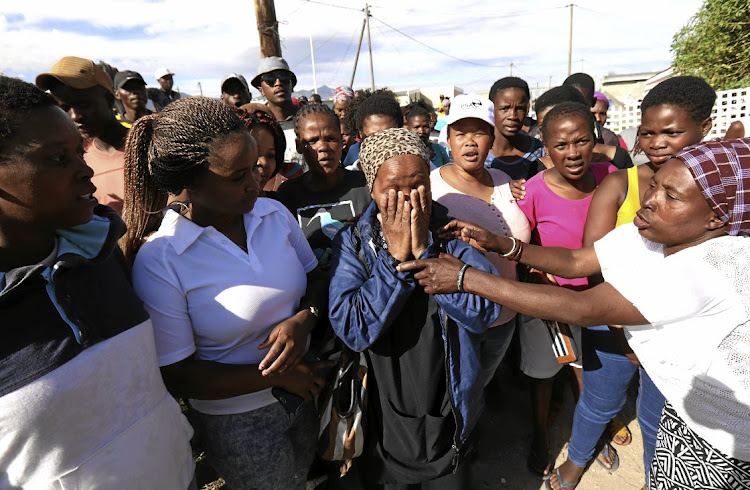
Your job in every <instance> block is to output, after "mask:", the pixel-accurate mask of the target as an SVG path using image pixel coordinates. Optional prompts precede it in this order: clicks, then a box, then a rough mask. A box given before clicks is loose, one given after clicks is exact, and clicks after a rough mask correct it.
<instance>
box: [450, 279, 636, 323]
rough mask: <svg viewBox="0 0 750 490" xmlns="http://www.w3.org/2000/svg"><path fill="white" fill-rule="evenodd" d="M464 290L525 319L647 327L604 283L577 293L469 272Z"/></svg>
mask: <svg viewBox="0 0 750 490" xmlns="http://www.w3.org/2000/svg"><path fill="white" fill-rule="evenodd" d="M463 287H464V290H465V291H466V292H469V293H474V294H477V295H479V296H481V297H483V298H486V299H489V300H490V301H493V302H495V303H499V304H501V305H503V306H507V307H508V308H511V309H513V310H516V311H518V312H520V313H523V314H525V315H529V316H533V317H536V318H544V319H547V320H557V321H561V322H565V323H570V324H573V325H580V326H582V327H590V326H595V325H615V324H620V325H643V324H646V323H648V321H647V320H646V319H645V318H644V317H643V315H641V313H640V311H638V309H636V308H635V306H633V304H632V303H630V302H629V301H628V300H627V299H625V298H624V297H623V296H622V295H620V293H618V292H617V290H615V289H614V288H613V287H612V286H610V285H609V284H607V283H605V284H602V285H599V286H596V287H595V288H592V289H589V290H586V291H580V292H577V291H572V290H570V289H566V288H563V287H559V286H549V285H544V284H526V283H520V282H517V281H511V280H509V279H504V278H502V277H499V276H496V275H493V274H487V273H486V272H482V271H479V270H476V269H473V268H470V269H468V270H467V271H466V275H465V276H464V283H463Z"/></svg>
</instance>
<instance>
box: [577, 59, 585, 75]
mask: <svg viewBox="0 0 750 490" xmlns="http://www.w3.org/2000/svg"><path fill="white" fill-rule="evenodd" d="M578 61H580V62H581V72H583V62H584V61H586V60H584V59H583V58H581V59H580V60H578Z"/></svg>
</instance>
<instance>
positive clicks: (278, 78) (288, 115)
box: [252, 56, 298, 122]
mask: <svg viewBox="0 0 750 490" xmlns="http://www.w3.org/2000/svg"><path fill="white" fill-rule="evenodd" d="M252 85H253V87H255V88H257V89H258V90H259V91H260V95H262V96H263V97H265V98H266V100H267V101H268V108H269V109H271V112H272V113H273V115H274V117H276V120H277V121H279V122H282V121H290V120H292V119H293V118H294V115H295V114H296V113H297V109H298V107H297V106H296V105H295V104H294V102H292V90H293V89H294V86H295V85H297V77H296V76H295V75H294V73H292V71H291V70H290V69H289V65H288V64H287V62H286V61H284V58H279V57H278V56H270V57H268V58H263V59H262V60H260V64H259V65H258V74H257V75H255V78H253V81H252Z"/></svg>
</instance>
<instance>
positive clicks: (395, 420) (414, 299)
mask: <svg viewBox="0 0 750 490" xmlns="http://www.w3.org/2000/svg"><path fill="white" fill-rule="evenodd" d="M359 158H360V165H361V166H362V169H363V170H364V174H365V177H366V179H367V184H368V187H369V188H370V189H371V192H372V198H373V202H372V203H371V204H370V205H369V206H368V208H367V210H365V212H364V214H363V215H362V217H361V218H360V219H359V220H358V221H357V223H356V225H354V226H353V227H349V228H345V229H344V230H343V231H341V233H339V234H338V235H337V237H336V238H335V239H334V242H333V258H332V261H331V284H330V294H329V297H330V301H329V313H330V320H331V324H332V325H333V328H334V330H335V332H336V334H337V335H338V336H339V337H340V338H341V339H342V340H343V341H344V343H345V344H346V345H347V346H348V347H349V348H351V349H353V350H355V351H359V352H364V355H365V357H366V359H367V365H368V392H369V394H368V412H367V418H368V421H367V422H368V433H367V438H366V439H365V448H364V452H363V454H362V457H361V458H359V460H355V465H356V461H362V462H366V464H365V465H362V466H361V467H360V468H359V471H360V473H361V476H362V477H363V481H364V482H366V485H365V487H366V488H389V485H391V484H420V483H423V482H426V481H430V480H435V479H437V478H441V477H444V476H445V475H449V474H450V473H451V472H452V471H453V470H454V469H455V468H456V466H457V465H458V464H459V463H460V461H461V460H462V457H463V455H464V453H465V451H466V450H467V444H468V443H469V440H470V435H471V433H472V430H473V429H474V426H475V424H476V422H477V420H478V418H479V414H480V412H481V409H482V406H483V399H482V388H483V386H482V384H481V383H480V382H479V370H480V363H479V353H478V351H477V349H476V348H475V347H474V343H473V342H472V340H473V338H474V337H475V336H479V335H481V334H483V333H484V331H485V330H486V329H487V327H489V326H490V325H491V324H492V323H493V322H494V321H495V319H496V318H497V317H498V315H499V313H500V308H499V307H498V306H497V305H494V304H493V303H491V302H490V301H487V300H483V299H481V298H480V297H479V296H476V295H472V294H466V293H464V292H456V293H453V294H439V295H431V294H428V293H426V292H425V291H424V290H423V289H422V288H421V287H420V286H419V285H418V284H417V281H416V279H415V277H414V275H413V273H411V272H399V271H398V270H397V268H396V267H397V266H398V265H399V264H400V263H402V262H404V261H407V260H410V259H413V258H429V257H437V256H438V254H439V253H440V252H441V251H445V252H447V253H451V254H454V255H455V256H457V257H459V258H460V259H461V260H462V261H464V262H466V263H468V264H472V267H474V268H476V269H478V270H482V271H485V272H487V273H490V274H496V271H495V269H494V267H493V266H492V265H491V264H490V263H489V262H488V261H487V260H486V259H485V258H484V256H482V254H480V253H479V252H477V251H476V250H474V249H472V248H471V247H470V246H468V245H466V244H465V243H462V242H461V241H458V240H451V241H447V242H446V241H443V240H439V239H437V237H436V236H435V235H434V233H433V230H436V229H437V228H438V225H439V224H440V223H445V222H446V221H447V217H446V215H445V208H443V207H442V206H440V205H439V204H437V203H433V202H431V196H430V177H429V174H430V167H429V164H428V162H429V153H428V150H427V148H426V147H425V145H424V143H423V142H422V141H421V140H420V138H419V136H417V135H415V134H413V133H411V132H409V131H408V130H406V129H400V128H398V129H397V128H394V129H386V130H384V131H380V132H377V133H374V134H372V135H371V136H369V137H368V138H367V139H365V140H364V142H363V143H362V147H361V151H360V157H359ZM444 339H445V340H444ZM457 359H460V360H461V361H460V362H458V361H457ZM405 434H409V437H404V435H405ZM457 479H458V477H456V476H454V475H449V476H447V477H445V480H442V479H441V484H442V485H451V484H456V485H457V487H459V488H460V483H457V482H455V481H453V480H457ZM444 488H446V487H445V486H444ZM447 488H450V487H447Z"/></svg>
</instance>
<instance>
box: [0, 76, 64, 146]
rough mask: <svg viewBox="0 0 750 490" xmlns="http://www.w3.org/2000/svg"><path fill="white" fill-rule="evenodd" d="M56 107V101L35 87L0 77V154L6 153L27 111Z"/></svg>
mask: <svg viewBox="0 0 750 490" xmlns="http://www.w3.org/2000/svg"><path fill="white" fill-rule="evenodd" d="M50 106H57V100H56V99H55V98H54V97H52V96H51V95H50V94H48V93H46V92H43V91H42V90H41V89H40V88H39V87H37V86H36V85H32V84H30V83H27V82H24V81H23V80H19V79H17V78H11V77H6V76H3V75H0V154H3V153H6V152H7V150H8V148H7V145H8V142H9V141H10V140H11V138H12V137H13V135H14V134H15V132H16V131H17V130H18V127H19V126H20V125H21V122H22V121H23V120H24V119H25V118H26V117H27V116H28V114H29V111H31V110H33V109H37V108H40V107H50Z"/></svg>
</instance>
